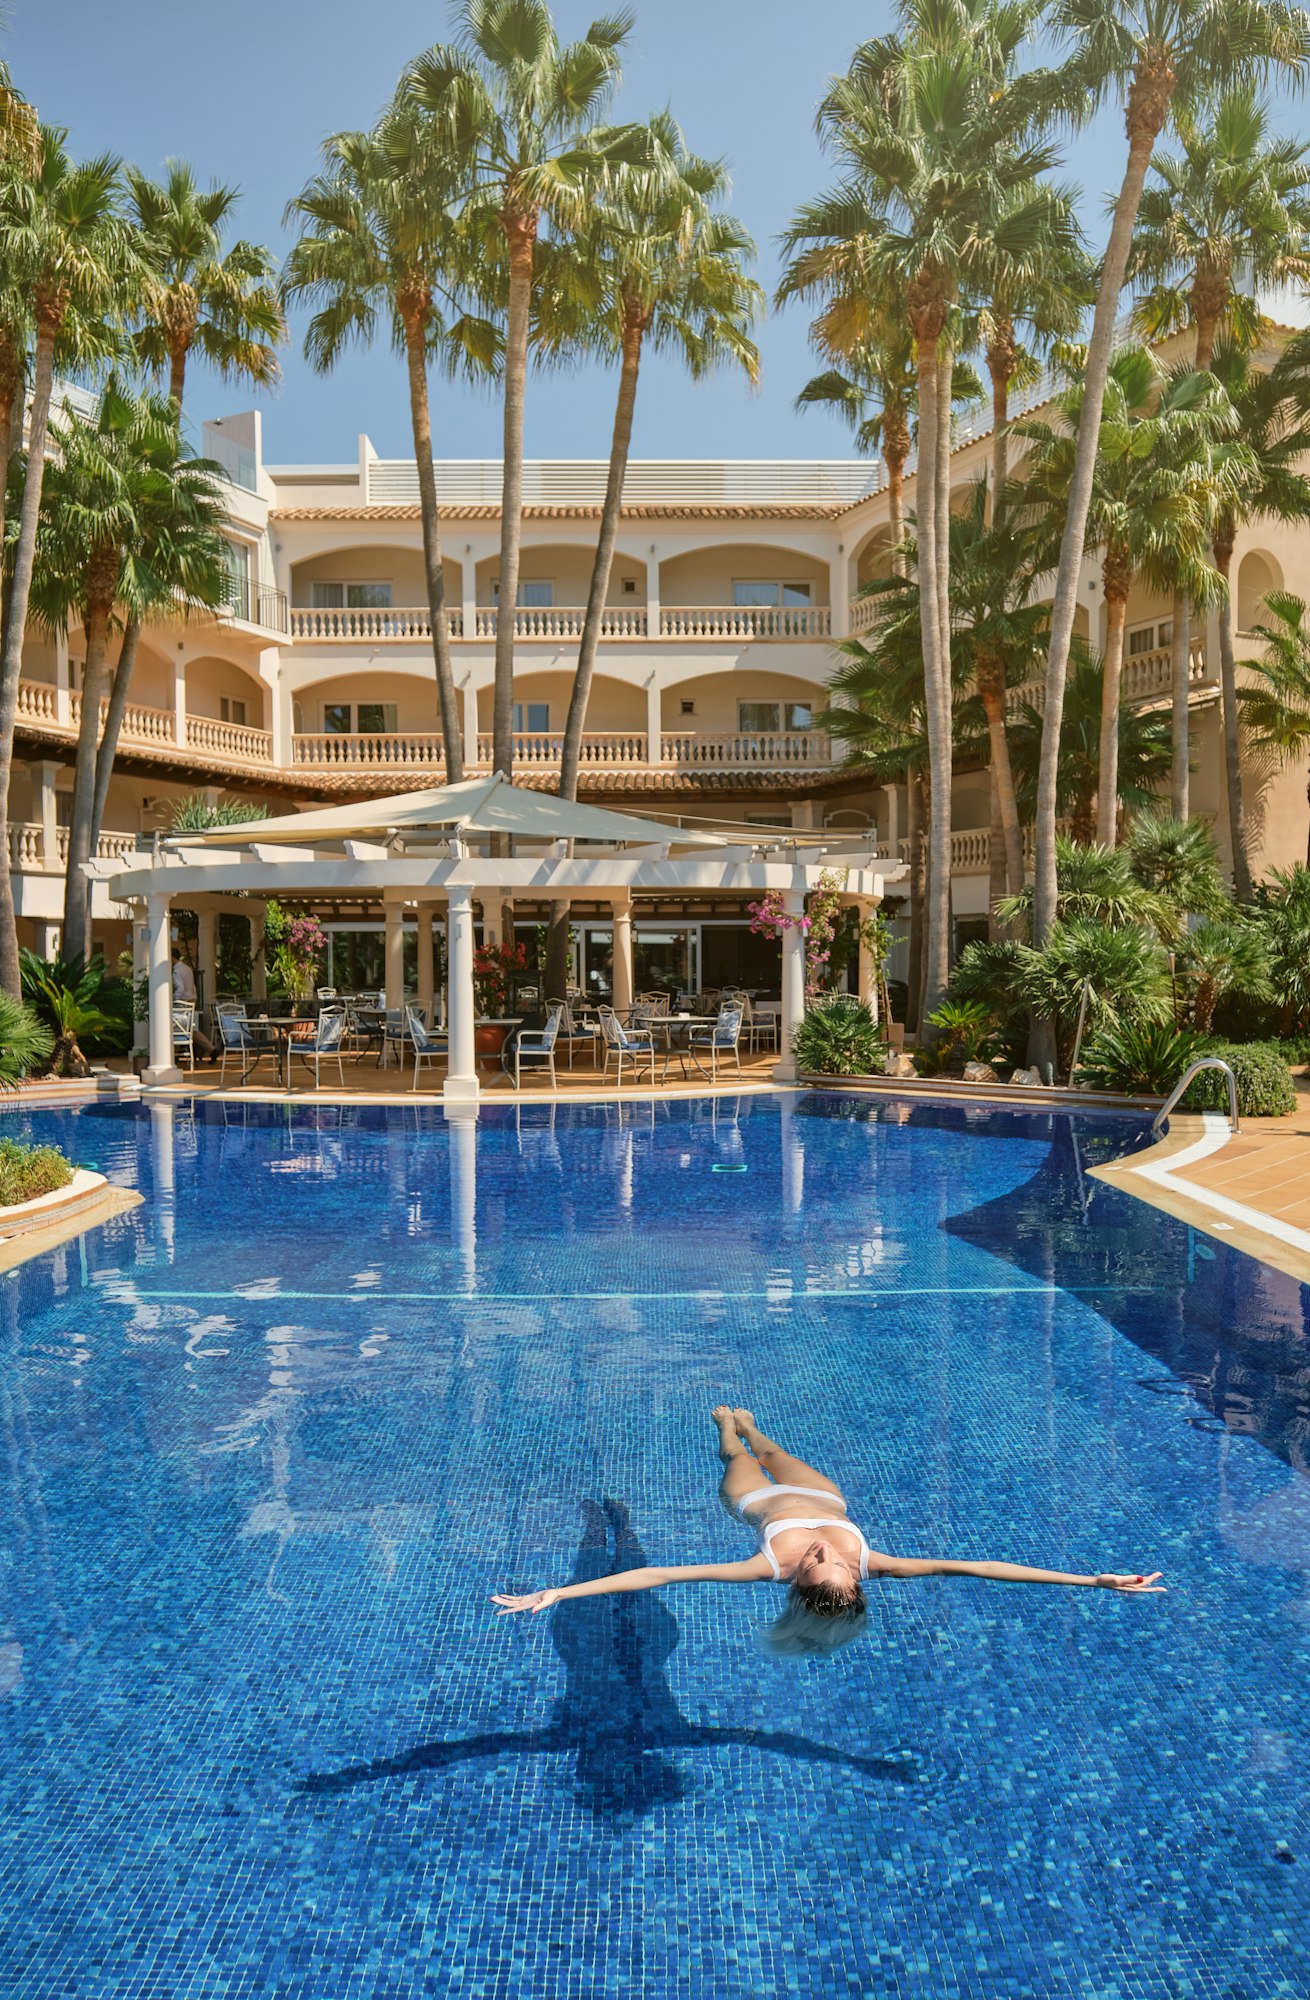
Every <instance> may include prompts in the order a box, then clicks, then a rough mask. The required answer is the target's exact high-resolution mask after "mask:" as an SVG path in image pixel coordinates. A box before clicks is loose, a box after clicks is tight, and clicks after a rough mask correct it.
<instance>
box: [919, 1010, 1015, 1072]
mask: <svg viewBox="0 0 1310 2000" xmlns="http://www.w3.org/2000/svg"><path fill="white" fill-rule="evenodd" d="M928 1026H929V1027H930V1028H935V1029H936V1030H937V1040H936V1041H935V1042H934V1043H933V1045H932V1047H931V1049H930V1050H921V1051H919V1062H920V1066H921V1067H922V1066H923V1063H924V1059H925V1058H930V1062H931V1068H932V1069H934V1070H961V1069H963V1067H964V1065H965V1063H970V1062H990V1061H991V1060H992V1058H993V1056H996V1055H999V1053H1000V1039H1001V1038H1000V1034H999V1023H998V1022H997V1020H996V1017H995V1015H994V1014H993V1013H992V1012H991V1010H990V1008H989V1007H987V1006H986V1004H985V1003H984V1002H983V1001H981V1000H961V999H959V998H958V997H957V996H955V995H952V996H951V997H950V998H948V999H946V1000H943V1002H942V1004H941V1006H940V1007H939V1008H938V1009H937V1011H936V1013H934V1014H930V1015H929V1016H928Z"/></svg>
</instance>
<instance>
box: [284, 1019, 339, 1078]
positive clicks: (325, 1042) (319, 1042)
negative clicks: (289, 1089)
mask: <svg viewBox="0 0 1310 2000" xmlns="http://www.w3.org/2000/svg"><path fill="white" fill-rule="evenodd" d="M345 1033H346V1010H345V1008H344V1007H324V1008H323V1010H322V1012H321V1013H320V1015H319V1017H318V1019H317V1021H316V1022H315V1023H314V1033H313V1035H312V1036H311V1037H307V1038H306V1039H305V1040H304V1041H299V1042H298V1041H297V1040H296V1039H295V1037H294V1036H293V1037H292V1039H291V1041H290V1042H288V1044H287V1055H288V1063H287V1069H288V1072H289V1071H290V1068H291V1063H292V1062H295V1061H297V1060H298V1061H300V1062H303V1063H306V1064H308V1063H312V1064H313V1065H314V1088H315V1090H317V1089H318V1088H319V1067H320V1065H321V1064H322V1063H323V1062H324V1061H327V1062H334V1063H335V1064H336V1066H337V1075H338V1076H339V1077H340V1079H341V1082H342V1084H343V1086H344V1084H345V1081H346V1072H345V1070H344V1069H343V1068H342V1064H341V1044H342V1041H343V1039H344V1037H345ZM288 1080H289V1079H288Z"/></svg>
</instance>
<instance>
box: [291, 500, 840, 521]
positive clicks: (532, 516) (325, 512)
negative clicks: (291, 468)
mask: <svg viewBox="0 0 1310 2000" xmlns="http://www.w3.org/2000/svg"><path fill="white" fill-rule="evenodd" d="M601 512H602V509H601V508H600V507H599V506H598V505H596V506H593V505H591V504H589V503H584V502H580V501H579V502H572V503H568V504H564V503H559V504H556V503H551V504H549V505H548V504H546V503H544V502H537V503H530V504H529V505H528V506H526V507H525V508H524V509H523V518H524V520H525V521H598V520H599V519H600V517H601ZM847 512H849V508H848V506H847V505H846V503H845V502H844V501H838V500H831V501H828V500H778V501H770V502H767V503H763V502H758V503H757V502H754V501H750V502H745V501H743V502H741V503H732V502H728V501H688V502H687V503H686V504H683V505H675V504H674V503H672V502H664V501H661V502H658V503H656V502H644V501H643V502H641V503H639V504H637V505H634V506H631V507H625V508H624V509H623V519H624V520H625V521H835V520H836V519H837V517H838V515H840V514H844V513H847ZM268 518H269V520H270V521H418V520H420V519H421V518H422V516H421V513H420V510H419V508H418V507H417V506H411V505H409V504H408V503H406V504H403V505H402V504H399V503H395V504H386V505H379V506H376V507H367V506H364V505H362V504H358V505H356V506H353V507H274V508H272V509H271V510H270V512H269V517H268ZM441 518H442V520H443V521H498V520H499V519H500V508H499V506H498V505H497V504H496V502H494V501H491V500H477V501H464V502H458V501H457V502H454V503H452V504H451V505H448V506H443V507H442V509H441Z"/></svg>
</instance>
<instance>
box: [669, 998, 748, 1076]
mask: <svg viewBox="0 0 1310 2000" xmlns="http://www.w3.org/2000/svg"><path fill="white" fill-rule="evenodd" d="M740 1041H741V1008H740V1007H737V1006H723V1007H720V1009H719V1018H718V1020H717V1021H716V1022H715V1023H714V1026H713V1027H712V1028H693V1029H692V1031H691V1033H690V1034H689V1035H688V1037H687V1054H688V1055H689V1056H690V1057H691V1060H692V1061H693V1062H694V1063H695V1065H696V1067H697V1069H698V1070H699V1071H700V1073H701V1075H702V1076H704V1075H705V1074H706V1073H707V1072H706V1067H705V1059H706V1058H708V1061H709V1070H708V1075H709V1078H710V1081H711V1082H712V1083H717V1081H718V1076H719V1063H720V1060H722V1061H724V1062H726V1061H727V1059H728V1056H729V1055H731V1056H732V1059H733V1061H734V1062H735V1063H736V1065H737V1074H738V1076H740V1075H741V1051H740V1049H739V1047H738V1044H739V1042H740ZM683 1067H684V1069H685V1067H686V1065H685V1064H684V1065H683Z"/></svg>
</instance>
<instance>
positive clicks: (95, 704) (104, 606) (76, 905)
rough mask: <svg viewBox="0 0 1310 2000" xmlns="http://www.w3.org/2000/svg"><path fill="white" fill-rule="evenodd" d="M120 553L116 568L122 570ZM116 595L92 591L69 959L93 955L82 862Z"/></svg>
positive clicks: (69, 882) (71, 865) (68, 888)
mask: <svg viewBox="0 0 1310 2000" xmlns="http://www.w3.org/2000/svg"><path fill="white" fill-rule="evenodd" d="M116 558H117V551H115V564H114V568H115V572H117V567H118V565H117V560H116ZM112 611H113V598H112V596H110V597H108V598H106V597H104V596H102V595H100V594H99V593H96V594H95V595H94V596H93V595H92V594H91V593H90V592H88V601H87V612H86V666H85V668H84V669H83V673H82V720H81V723H80V724H79V727H78V732H77V754H76V756H75V758H74V760H73V811H72V818H71V820H70V822H69V827H68V859H67V862H66V864H65V871H64V935H63V946H62V954H63V956H64V957H65V958H80V959H82V960H83V961H84V962H85V961H86V960H87V959H88V958H90V956H91V885H90V883H89V882H88V881H87V878H86V876H85V875H84V874H83V873H82V863H83V862H84V861H89V860H90V858H91V820H92V817H93V814H94V811H95V789H96V748H97V745H98V743H99V740H100V703H101V701H102V700H103V698H104V691H105V678H106V671H107V666H108V659H109V619H110V615H111V613H112Z"/></svg>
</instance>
